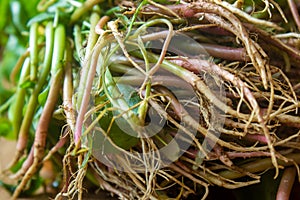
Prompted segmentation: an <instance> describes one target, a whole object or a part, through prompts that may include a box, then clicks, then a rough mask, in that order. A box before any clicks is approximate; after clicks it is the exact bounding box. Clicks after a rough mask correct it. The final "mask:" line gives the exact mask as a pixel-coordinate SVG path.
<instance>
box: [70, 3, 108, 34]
mask: <svg viewBox="0 0 300 200" xmlns="http://www.w3.org/2000/svg"><path fill="white" fill-rule="evenodd" d="M101 2H103V0H87V1H85V2H84V3H83V4H82V6H81V7H78V8H77V9H76V10H75V11H74V13H73V14H72V15H71V19H70V24H74V23H75V22H76V21H78V20H79V19H80V18H81V16H83V15H84V14H85V13H87V12H88V11H89V10H91V9H92V8H93V7H94V6H95V5H97V4H99V3H101ZM91 30H92V29H91Z"/></svg>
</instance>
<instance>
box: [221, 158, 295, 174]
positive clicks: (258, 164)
mask: <svg viewBox="0 0 300 200" xmlns="http://www.w3.org/2000/svg"><path fill="white" fill-rule="evenodd" d="M285 157H286V158H288V159H290V160H293V162H285V161H283V160H280V159H278V164H279V165H282V166H285V167H287V166H292V165H294V164H295V163H297V164H299V163H300V154H299V153H292V154H288V155H286V156H285ZM239 167H240V168H242V169H244V171H247V172H250V173H256V172H262V171H265V170H266V169H270V168H274V166H273V164H272V160H271V158H264V159H258V160H256V161H254V162H251V163H247V164H244V165H241V166H239ZM219 175H220V176H222V177H224V178H227V179H237V178H241V177H243V176H245V174H242V173H239V172H236V171H232V170H225V171H222V172H219Z"/></svg>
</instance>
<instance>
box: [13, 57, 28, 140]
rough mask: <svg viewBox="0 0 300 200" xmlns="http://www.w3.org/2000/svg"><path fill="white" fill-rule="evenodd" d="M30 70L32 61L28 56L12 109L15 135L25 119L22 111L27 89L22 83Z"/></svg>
mask: <svg viewBox="0 0 300 200" xmlns="http://www.w3.org/2000/svg"><path fill="white" fill-rule="evenodd" d="M29 72H30V61H29V58H28V59H26V60H25V62H24V64H23V67H22V71H21V76H20V79H19V84H18V88H17V91H16V101H15V102H14V104H13V105H12V109H13V115H12V127H13V133H14V136H17V135H18V133H19V131H20V126H21V122H22V119H23V114H22V111H23V107H24V101H25V95H26V89H25V88H22V87H21V84H23V83H24V81H25V80H26V78H27V77H28V75H29ZM16 111H18V112H16Z"/></svg>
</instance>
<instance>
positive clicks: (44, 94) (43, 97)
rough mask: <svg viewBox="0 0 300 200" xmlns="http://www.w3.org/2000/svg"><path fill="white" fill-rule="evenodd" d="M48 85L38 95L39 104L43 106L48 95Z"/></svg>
mask: <svg viewBox="0 0 300 200" xmlns="http://www.w3.org/2000/svg"><path fill="white" fill-rule="evenodd" d="M49 90H50V87H49V86H48V87H46V88H45V90H44V91H43V92H41V93H40V94H39V96H38V102H39V104H40V105H42V106H44V105H45V103H46V101H47V97H48V93H49Z"/></svg>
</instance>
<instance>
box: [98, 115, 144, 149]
mask: <svg viewBox="0 0 300 200" xmlns="http://www.w3.org/2000/svg"><path fill="white" fill-rule="evenodd" d="M112 118H113V114H112V113H111V112H109V113H107V115H105V116H104V117H103V118H102V119H101V120H100V121H99V124H100V126H101V128H102V129H104V130H105V131H106V130H107V129H108V127H109V125H110V123H111V120H112ZM124 122H125V120H124ZM125 123H126V122H125ZM124 126H126V124H124ZM127 127H130V125H129V124H128V123H127ZM107 134H108V136H109V137H110V138H111V139H112V141H113V142H114V143H115V144H116V145H117V146H119V147H121V148H122V149H125V150H128V149H130V148H131V147H133V146H135V145H136V144H137V143H138V141H139V139H138V138H136V137H133V136H131V135H129V134H127V133H125V132H124V131H123V130H122V129H121V128H120V127H119V125H118V124H117V123H115V122H114V123H113V124H112V126H111V129H110V131H109V132H108V133H107Z"/></svg>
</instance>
